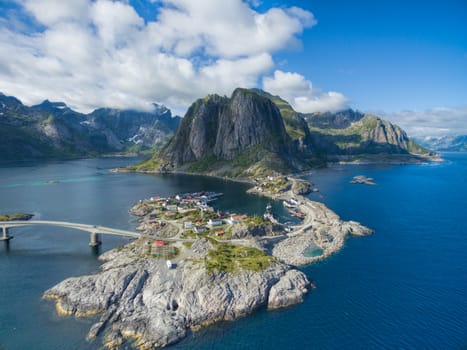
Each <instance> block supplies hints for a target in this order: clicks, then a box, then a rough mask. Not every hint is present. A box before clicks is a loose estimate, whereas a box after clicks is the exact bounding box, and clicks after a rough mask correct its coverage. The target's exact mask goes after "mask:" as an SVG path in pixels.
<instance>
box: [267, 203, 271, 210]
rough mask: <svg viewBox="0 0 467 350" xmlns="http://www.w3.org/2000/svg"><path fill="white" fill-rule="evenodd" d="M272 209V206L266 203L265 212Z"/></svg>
mask: <svg viewBox="0 0 467 350" xmlns="http://www.w3.org/2000/svg"><path fill="white" fill-rule="evenodd" d="M271 209H272V205H271V203H268V205H266V211H269V210H271Z"/></svg>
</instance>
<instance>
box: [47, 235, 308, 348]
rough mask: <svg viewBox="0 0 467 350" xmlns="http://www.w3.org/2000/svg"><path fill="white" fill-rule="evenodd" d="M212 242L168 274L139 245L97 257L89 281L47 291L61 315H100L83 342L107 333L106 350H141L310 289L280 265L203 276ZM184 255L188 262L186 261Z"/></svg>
mask: <svg viewBox="0 0 467 350" xmlns="http://www.w3.org/2000/svg"><path fill="white" fill-rule="evenodd" d="M211 248H212V246H211V243H210V242H208V241H207V240H198V241H196V242H194V243H193V245H192V246H191V248H190V250H189V252H188V253H186V254H188V256H189V257H188V258H185V259H181V260H180V261H177V266H176V268H174V269H169V268H168V267H167V266H166V265H165V261H161V260H156V259H149V258H147V257H143V256H142V255H143V253H144V249H145V245H144V244H140V247H138V243H137V242H136V243H131V244H130V245H128V246H126V247H125V248H124V249H122V250H120V251H117V250H113V251H111V252H109V253H106V254H104V255H103V258H104V259H107V260H108V261H107V262H106V263H105V264H104V265H103V266H102V271H101V272H100V273H98V274H95V275H90V276H82V277H73V278H69V279H67V280H65V281H63V282H61V283H59V284H58V285H56V286H54V287H52V288H51V289H49V290H47V291H46V292H45V294H44V297H45V298H49V299H55V301H56V307H57V311H58V313H59V314H61V315H76V316H91V315H96V314H101V317H100V319H99V320H98V321H97V322H96V323H95V324H94V325H93V326H92V327H91V330H90V331H89V334H88V338H89V339H93V338H95V337H97V336H98V335H100V334H101V333H103V332H104V333H105V337H104V342H105V345H106V346H107V347H109V348H118V347H119V346H120V345H121V344H122V343H123V341H124V340H125V339H133V340H135V343H134V344H135V345H136V346H137V347H139V348H141V349H153V348H157V347H163V346H166V345H168V344H172V343H175V342H177V341H179V340H180V339H182V338H183V337H185V336H186V335H187V333H188V332H189V330H190V329H192V330H196V329H198V328H200V327H202V326H204V325H207V324H210V323H213V322H216V321H220V320H234V319H236V318H238V317H241V316H244V315H247V314H249V313H251V312H252V311H254V310H255V309H257V308H259V307H261V306H265V305H268V306H269V307H270V308H278V307H285V306H289V305H292V304H295V303H298V302H300V301H302V300H303V297H304V295H305V294H306V293H307V290H308V287H309V286H310V283H309V281H308V279H307V277H306V276H305V275H304V274H303V273H302V272H300V271H297V270H290V268H289V267H288V266H287V265H284V264H282V263H278V262H271V264H270V265H269V266H268V267H267V268H265V269H263V270H262V271H251V270H244V269H240V270H238V271H235V272H234V273H226V272H208V271H207V270H206V268H205V264H204V262H203V259H204V257H205V256H206V254H207V252H208V251H209V249H211ZM185 256H186V255H185Z"/></svg>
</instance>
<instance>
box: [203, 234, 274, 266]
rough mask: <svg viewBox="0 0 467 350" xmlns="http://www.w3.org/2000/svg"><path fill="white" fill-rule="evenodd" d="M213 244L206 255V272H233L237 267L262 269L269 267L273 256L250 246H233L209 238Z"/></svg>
mask: <svg viewBox="0 0 467 350" xmlns="http://www.w3.org/2000/svg"><path fill="white" fill-rule="evenodd" d="M210 241H211V243H212V244H213V245H214V247H215V248H214V249H211V250H210V251H209V252H208V254H207V256H206V270H207V271H208V273H213V272H214V271H218V272H235V271H237V270H239V269H243V270H250V271H262V270H264V269H266V268H268V267H269V264H270V263H271V261H272V260H273V257H271V256H269V255H267V254H266V253H264V252H262V251H261V250H259V249H256V248H252V247H243V246H234V245H231V244H226V243H219V242H217V241H215V240H213V239H210Z"/></svg>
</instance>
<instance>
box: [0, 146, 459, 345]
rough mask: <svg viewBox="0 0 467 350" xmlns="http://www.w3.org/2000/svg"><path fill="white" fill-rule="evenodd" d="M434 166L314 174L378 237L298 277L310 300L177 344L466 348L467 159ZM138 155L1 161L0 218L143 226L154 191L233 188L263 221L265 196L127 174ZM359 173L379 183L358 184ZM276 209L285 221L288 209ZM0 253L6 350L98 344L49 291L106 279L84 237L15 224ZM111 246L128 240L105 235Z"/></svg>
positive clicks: (230, 201) (226, 205)
mask: <svg viewBox="0 0 467 350" xmlns="http://www.w3.org/2000/svg"><path fill="white" fill-rule="evenodd" d="M444 157H445V159H446V161H445V162H444V163H440V164H433V165H413V166H412V165H410V166H339V167H334V168H332V169H326V170H321V171H316V172H314V173H313V174H312V175H311V176H310V177H309V178H310V180H311V181H313V182H314V183H316V185H317V186H318V188H319V189H320V192H318V193H315V194H312V195H311V196H310V198H311V199H313V200H318V201H322V202H324V203H325V204H327V205H328V206H329V207H330V208H331V209H333V210H335V211H336V212H337V213H338V214H339V215H340V216H341V217H342V218H343V219H345V220H357V221H360V222H361V223H362V224H364V225H366V226H368V227H370V228H372V229H374V230H375V234H374V235H373V236H370V237H363V238H350V239H349V240H347V242H346V244H345V246H344V248H343V249H342V250H341V251H340V252H339V253H337V254H335V255H334V256H332V257H330V258H328V259H326V260H325V261H323V262H320V263H317V264H313V265H310V266H307V267H304V268H303V269H302V270H303V271H304V272H305V273H306V274H307V275H308V276H309V278H310V279H311V280H312V281H313V283H314V284H315V286H316V288H315V289H313V290H312V291H311V292H310V293H309V294H308V296H307V297H306V298H305V300H304V302H303V303H302V304H299V305H296V306H293V307H290V308H287V309H284V310H278V311H267V310H265V309H263V310H259V311H258V312H256V313H254V314H253V315H250V316H248V317H245V318H242V319H240V320H237V321H234V322H221V323H217V324H215V325H212V326H210V327H207V328H204V329H202V330H201V331H198V332H195V333H193V334H191V335H190V336H189V337H187V338H186V339H185V340H183V341H182V342H180V343H179V344H177V345H175V346H173V347H172V348H173V349H258V348H265V349H266V348H269V349H297V348H300V349H465V348H467V318H466V315H467V292H466V290H467V240H466V235H467V224H466V217H467V206H466V203H467V200H466V198H467V186H466V185H465V179H466V177H467V155H462V154H446V155H444ZM132 161H134V160H132V159H88V160H78V161H67V162H47V163H14V164H4V165H3V166H0V213H4V212H28V213H29V212H30V213H33V214H35V219H39V220H41V219H42V220H48V219H50V220H61V221H65V220H67V221H72V222H79V223H86V224H96V225H105V226H109V227H114V228H121V229H134V228H135V226H136V222H135V219H134V218H132V217H131V216H130V215H129V214H128V209H129V208H130V207H131V205H132V203H134V202H136V201H138V200H139V199H142V198H148V197H150V196H152V195H162V196H166V195H173V194H175V193H179V192H187V191H200V190H211V191H218V192H223V193H225V195H224V197H222V198H221V199H219V201H218V202H217V203H215V206H217V207H218V208H219V209H221V210H230V211H232V212H239V213H240V212H246V213H249V214H262V213H263V212H264V208H265V206H266V204H267V203H268V202H269V200H268V199H266V198H261V197H255V196H250V195H247V194H245V190H246V189H248V187H249V186H248V185H247V184H242V183H234V182H230V181H224V180H220V179H212V178H206V177H197V176H182V175H148V174H120V173H112V172H109V169H111V168H114V167H117V166H124V165H126V164H129V163H131V162H132ZM355 175H366V176H369V177H373V178H375V181H376V182H377V185H376V186H365V185H351V184H349V183H348V182H349V181H350V180H351V179H352V177H353V176H355ZM273 212H274V213H275V214H276V215H277V216H280V217H284V218H285V217H286V214H285V213H284V209H283V208H282V206H281V204H280V203H277V202H276V203H273ZM12 234H13V235H14V236H15V238H14V239H13V240H12V241H11V243H10V247H9V249H8V250H7V249H6V248H5V247H4V246H3V247H0V278H1V280H0V349H1V350H13V349H15V350H16V349H44V350H45V349H57V350H58V349H97V348H100V347H101V344H100V343H99V342H100V340H97V341H95V342H93V343H89V342H87V341H86V340H85V336H86V333H87V331H88V330H89V328H90V326H91V325H92V322H93V319H86V318H84V319H76V318H74V317H58V316H57V315H56V313H55V310H54V305H53V303H52V302H50V301H45V300H42V299H41V296H42V294H43V292H44V291H45V290H46V289H48V288H50V287H51V286H53V285H54V284H56V283H58V282H60V281H61V280H63V279H65V278H67V277H70V276H79V275H82V274H89V273H94V272H96V271H98V269H99V266H100V262H99V261H98V260H97V256H96V255H95V254H94V253H93V252H92V251H91V250H90V248H89V246H88V240H89V237H88V234H86V233H85V232H81V231H75V230H71V229H61V228H47V227H33V226H32V227H25V228H21V229H19V228H18V229H13V230H12ZM103 240H104V244H103V246H102V247H101V249H102V251H105V250H108V249H111V248H113V247H115V246H117V245H120V244H124V243H126V242H128V241H127V240H126V239H123V238H118V237H111V236H104V237H103Z"/></svg>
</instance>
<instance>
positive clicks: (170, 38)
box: [0, 0, 467, 135]
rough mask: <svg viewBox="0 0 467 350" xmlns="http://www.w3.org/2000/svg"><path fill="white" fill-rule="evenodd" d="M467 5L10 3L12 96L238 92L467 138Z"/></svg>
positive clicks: (182, 101)
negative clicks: (261, 92) (263, 93)
mask: <svg viewBox="0 0 467 350" xmlns="http://www.w3.org/2000/svg"><path fill="white" fill-rule="evenodd" d="M466 23H467V4H466V2H465V0H444V1H430V0H426V1H423V2H422V1H415V0H414V1H408V0H392V1H388V0H381V1H370V0H354V1H340V0H315V1H305V0H296V1H290V0H289V1H280V0H278V1H276V0H264V1H263V0H244V1H242V0H222V1H219V0H196V1H195V0H146V1H143V0H129V1H128V0H126V1H124V0H121V1H116V0H114V1H111V0H67V1H63V0H2V1H0V52H1V54H0V91H1V92H3V93H5V94H7V95H14V96H16V97H18V98H20V99H21V100H22V101H23V102H24V103H25V104H35V103H39V102H41V101H42V100H44V99H50V100H53V101H64V102H66V103H67V104H68V105H69V106H71V107H73V108H74V109H77V110H79V111H83V112H87V111H90V110H92V109H94V108H96V107H103V106H106V107H114V108H136V109H148V108H150V107H151V103H152V102H158V103H163V104H165V105H167V106H168V107H170V108H172V109H173V110H175V111H176V112H178V113H180V114H183V113H184V111H185V110H186V108H187V107H188V106H189V105H190V104H191V102H192V101H193V100H194V99H196V98H199V97H202V96H204V95H206V94H209V93H218V94H225V95H230V93H231V92H232V90H233V89H234V88H235V87H238V86H242V87H259V88H263V89H265V90H267V91H269V92H271V93H273V94H278V95H280V96H282V97H284V98H286V99H287V100H289V101H290V102H291V103H292V105H293V106H294V107H295V109H297V110H298V111H301V112H314V111H326V110H331V111H336V110H339V109H343V108H347V107H349V106H350V107H352V108H356V109H359V110H362V111H368V112H377V113H379V114H381V115H383V116H384V117H385V118H388V119H390V120H392V121H395V122H396V123H398V124H399V125H401V126H402V127H404V128H406V129H407V130H408V132H409V133H410V134H412V135H425V134H431V135H435V134H436V135H438V134H450V133H458V132H466V133H467V27H466V26H467V24H466Z"/></svg>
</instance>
